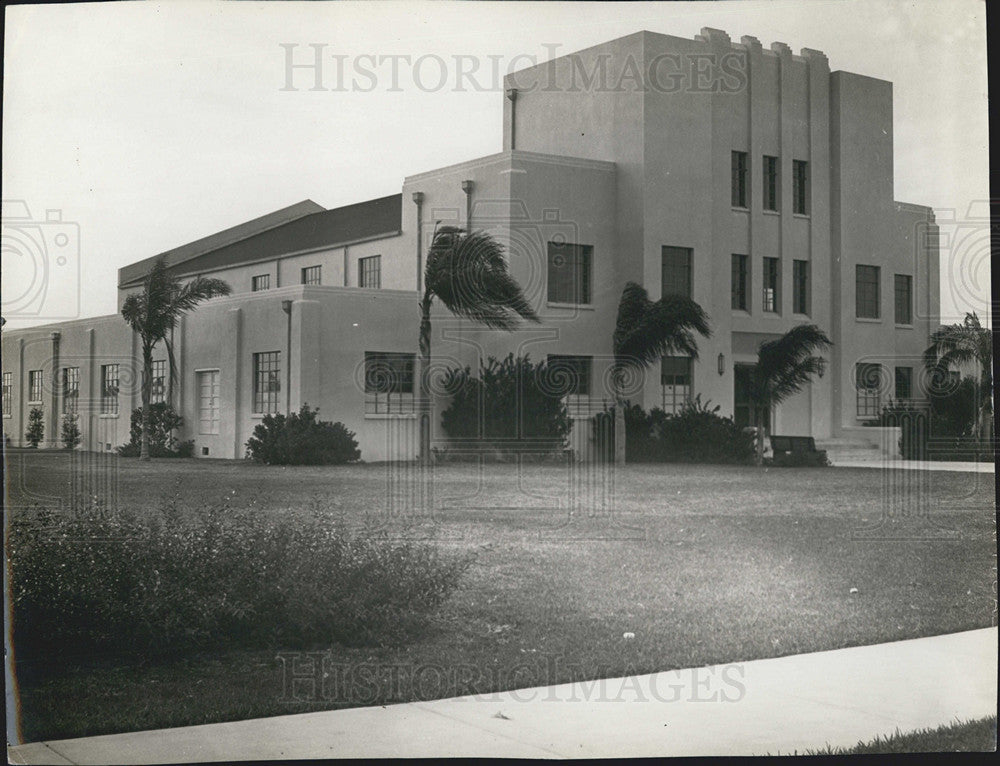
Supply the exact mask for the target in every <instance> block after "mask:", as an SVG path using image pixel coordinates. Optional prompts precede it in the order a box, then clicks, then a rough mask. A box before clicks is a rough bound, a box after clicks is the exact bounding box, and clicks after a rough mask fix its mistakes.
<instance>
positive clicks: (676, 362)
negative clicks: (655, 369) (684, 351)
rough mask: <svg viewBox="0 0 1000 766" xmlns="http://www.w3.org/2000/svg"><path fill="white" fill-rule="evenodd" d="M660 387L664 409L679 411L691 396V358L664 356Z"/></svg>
mask: <svg viewBox="0 0 1000 766" xmlns="http://www.w3.org/2000/svg"><path fill="white" fill-rule="evenodd" d="M660 388H661V391H662V407H663V411H664V412H667V413H671V412H679V411H680V409H681V407H683V406H684V403H685V402H686V401H688V400H689V399H690V398H691V358H690V357H687V356H665V357H663V359H662V361H661V362H660Z"/></svg>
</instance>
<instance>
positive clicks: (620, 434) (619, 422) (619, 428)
mask: <svg viewBox="0 0 1000 766" xmlns="http://www.w3.org/2000/svg"><path fill="white" fill-rule="evenodd" d="M613 385H614V387H615V425H614V438H615V465H625V402H624V401H623V400H622V393H621V380H620V373H619V372H617V371H616V372H615V373H614V378H613Z"/></svg>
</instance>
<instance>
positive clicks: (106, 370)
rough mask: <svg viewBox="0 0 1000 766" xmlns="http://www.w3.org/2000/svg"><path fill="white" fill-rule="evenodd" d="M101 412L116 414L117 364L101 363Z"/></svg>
mask: <svg viewBox="0 0 1000 766" xmlns="http://www.w3.org/2000/svg"><path fill="white" fill-rule="evenodd" d="M101 414H102V415H117V414H118V365H117V364H102V365H101Z"/></svg>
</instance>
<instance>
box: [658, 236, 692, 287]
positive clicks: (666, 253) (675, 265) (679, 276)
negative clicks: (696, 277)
mask: <svg viewBox="0 0 1000 766" xmlns="http://www.w3.org/2000/svg"><path fill="white" fill-rule="evenodd" d="M661 264H662V266H661V272H660V273H661V282H660V287H661V289H662V294H663V295H683V296H684V297H685V298H690V297H691V248H689V247H666V246H664V247H663V248H662V254H661Z"/></svg>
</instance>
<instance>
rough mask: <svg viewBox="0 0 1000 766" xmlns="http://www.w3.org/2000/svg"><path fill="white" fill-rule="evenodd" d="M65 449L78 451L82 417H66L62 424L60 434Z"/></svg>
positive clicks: (73, 415) (71, 415)
mask: <svg viewBox="0 0 1000 766" xmlns="http://www.w3.org/2000/svg"><path fill="white" fill-rule="evenodd" d="M60 438H61V439H62V443H63V447H65V448H66V449H76V447H77V445H78V444H79V443H80V416H79V415H76V414H70V415H66V416H65V417H64V418H63V422H62V431H61V433H60Z"/></svg>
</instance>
